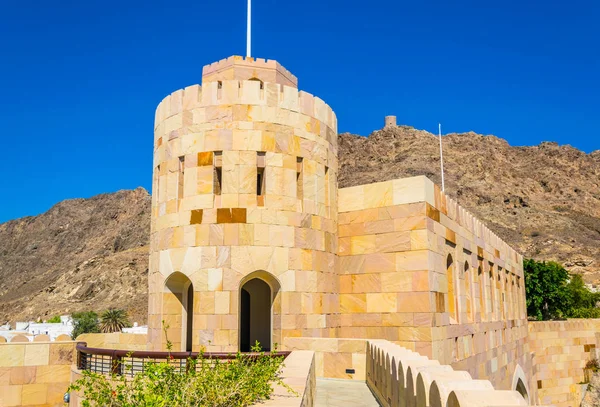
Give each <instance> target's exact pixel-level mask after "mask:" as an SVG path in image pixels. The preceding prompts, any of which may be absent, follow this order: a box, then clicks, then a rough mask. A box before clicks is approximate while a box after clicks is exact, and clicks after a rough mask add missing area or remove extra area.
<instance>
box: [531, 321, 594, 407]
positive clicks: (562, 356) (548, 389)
mask: <svg viewBox="0 0 600 407" xmlns="http://www.w3.org/2000/svg"><path fill="white" fill-rule="evenodd" d="M528 327H529V348H530V351H531V352H532V353H533V354H534V357H533V363H534V365H535V382H534V383H535V386H536V387H537V392H538V397H539V400H540V402H541V403H543V404H553V405H556V406H561V407H562V406H564V407H578V406H579V404H580V402H581V399H582V398H583V393H582V390H583V388H584V387H585V386H582V383H583V382H584V380H585V377H584V367H585V365H586V363H587V361H588V360H590V359H593V358H595V357H596V349H597V348H598V347H599V345H600V344H598V342H597V340H596V333H597V332H599V331H600V319H570V320H567V321H540V322H529V324H528Z"/></svg>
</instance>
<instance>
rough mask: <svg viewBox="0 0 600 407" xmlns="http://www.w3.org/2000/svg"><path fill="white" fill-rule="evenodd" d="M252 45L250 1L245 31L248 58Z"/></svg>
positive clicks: (249, 0) (249, 2)
mask: <svg viewBox="0 0 600 407" xmlns="http://www.w3.org/2000/svg"><path fill="white" fill-rule="evenodd" d="M251 43H252V0H248V27H247V31H246V56H247V57H250V56H251V55H252V54H251V52H250V51H251Z"/></svg>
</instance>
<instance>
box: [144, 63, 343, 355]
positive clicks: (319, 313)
mask: <svg viewBox="0 0 600 407" xmlns="http://www.w3.org/2000/svg"><path fill="white" fill-rule="evenodd" d="M337 171H338V161H337V122H336V117H335V114H334V113H333V111H332V110H331V108H330V107H329V106H327V105H326V104H325V103H324V102H323V101H322V100H321V99H319V98H317V97H313V96H312V95H309V94H307V93H305V92H299V91H298V89H297V80H296V78H295V77H294V76H293V75H292V74H291V73H290V72H289V71H287V70H285V69H284V68H283V67H282V66H281V65H279V64H278V63H277V62H275V61H265V60H260V59H256V60H254V59H252V58H242V57H230V58H228V59H226V60H222V61H220V62H216V63H214V64H212V65H208V66H205V67H204V69H203V78H202V87H200V86H198V85H195V86H190V87H187V88H185V89H183V90H179V91H177V92H174V93H172V94H171V95H169V96H167V97H166V98H165V99H164V100H163V101H162V102H161V103H160V104H159V106H158V108H157V110H156V119H155V135H154V173H153V185H152V231H151V245H150V276H149V304H148V305H149V308H148V312H149V317H148V325H149V335H148V338H149V349H153V350H160V349H164V348H165V347H166V337H168V340H169V341H170V342H171V343H172V344H173V350H194V351H196V350H198V349H200V347H201V346H204V347H205V348H206V349H207V350H210V351H237V350H238V349H241V350H242V351H246V350H249V348H250V347H251V346H252V345H253V344H254V343H255V342H256V341H258V342H260V344H261V346H262V347H263V348H264V349H271V348H273V347H274V346H275V344H279V347H280V348H281V345H282V341H283V338H284V337H286V336H317V337H319V336H320V337H328V336H333V335H334V334H335V328H336V327H337V326H338V325H339V320H338V318H339V317H338V315H337V313H338V301H337V294H336V293H337V292H338V291H339V290H338V280H337V274H336V252H337V247H336V246H337V240H336V239H335V233H336V231H337ZM163 321H164V324H163ZM163 328H165V329H163ZM165 333H166V335H165Z"/></svg>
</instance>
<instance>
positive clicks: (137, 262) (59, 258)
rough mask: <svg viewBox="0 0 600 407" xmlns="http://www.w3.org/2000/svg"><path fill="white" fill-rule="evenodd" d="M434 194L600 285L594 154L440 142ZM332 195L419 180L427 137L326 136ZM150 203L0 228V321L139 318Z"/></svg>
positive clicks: (398, 133)
mask: <svg viewBox="0 0 600 407" xmlns="http://www.w3.org/2000/svg"><path fill="white" fill-rule="evenodd" d="M442 141H443V145H444V165H445V182H446V192H447V194H448V195H450V196H451V197H453V198H454V199H456V200H457V201H458V202H459V203H460V204H461V205H463V206H464V207H465V208H466V209H467V210H469V211H470V212H472V213H473V214H474V215H475V216H477V217H478V218H480V219H481V220H482V221H483V222H484V223H486V225H487V226H488V227H489V228H490V229H492V230H493V231H494V232H495V233H496V234H497V235H498V236H500V237H501V238H502V239H504V240H505V241H507V242H508V243H509V244H510V245H511V246H513V247H514V248H515V249H516V250H518V251H519V252H521V253H523V254H524V255H525V256H526V257H533V258H536V259H540V260H557V261H560V262H562V263H563V264H565V266H566V267H567V268H569V269H570V270H571V271H574V272H577V273H580V274H582V275H583V276H584V279H585V280H586V281H587V282H590V283H596V282H598V281H600V253H599V251H598V249H597V248H598V247H599V246H600V186H599V185H600V150H595V151H593V152H591V153H585V152H583V151H580V150H578V149H576V148H574V147H572V146H569V145H560V146H559V145H558V144H557V143H555V142H543V143H540V144H539V145H537V146H518V147H513V146H510V145H509V144H508V142H507V141H506V140H504V139H501V138H499V137H496V136H494V135H485V136H484V135H480V134H477V133H474V132H467V133H451V134H447V135H445V136H444V137H443V140H442ZM338 144H339V154H338V155H339V163H340V171H339V175H338V182H339V186H340V188H343V187H348V186H354V185H360V184H366V183H371V182H379V181H386V180H390V179H395V178H403V177H408V176H414V175H426V176H428V177H429V178H430V179H432V181H434V182H435V183H437V184H440V183H441V177H440V160H439V144H438V139H437V136H435V135H433V134H431V133H428V132H426V131H423V130H417V129H414V128H412V127H410V126H394V127H387V128H384V129H382V130H377V131H375V132H373V133H371V135H369V136H368V137H363V136H357V135H353V134H350V133H343V134H340V135H339V136H338ZM150 213H151V200H150V195H149V194H148V192H147V191H146V190H145V189H143V188H141V187H140V188H136V189H134V190H120V191H117V192H114V193H104V194H100V195H96V196H94V197H91V198H86V199H84V198H72V199H67V200H64V201H61V202H58V203H56V204H55V205H53V206H52V207H51V208H50V209H49V210H48V211H46V212H44V213H42V214H40V215H37V216H25V217H22V218H19V219H13V220H10V221H8V222H5V223H2V224H0V242H1V243H0V323H1V322H3V320H6V321H11V322H14V321H16V320H28V319H33V318H38V317H41V318H43V319H46V318H49V317H51V316H53V315H56V314H64V313H69V312H73V311H81V310H89V309H94V310H97V311H102V310H104V309H106V308H108V307H111V306H114V307H119V308H124V309H126V310H128V312H129V313H130V315H131V317H132V320H134V321H138V322H140V323H143V322H145V320H146V310H147V281H146V279H147V273H148V244H149V237H150V236H149V235H150Z"/></svg>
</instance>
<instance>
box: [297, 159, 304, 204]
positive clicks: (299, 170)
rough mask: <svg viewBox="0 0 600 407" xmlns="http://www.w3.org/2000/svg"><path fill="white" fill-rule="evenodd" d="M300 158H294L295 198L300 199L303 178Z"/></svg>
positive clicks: (302, 189) (301, 196)
mask: <svg viewBox="0 0 600 407" xmlns="http://www.w3.org/2000/svg"><path fill="white" fill-rule="evenodd" d="M302 162H303V160H302V157H298V158H296V198H298V199H300V200H301V199H302V198H303V196H304V177H303V171H302Z"/></svg>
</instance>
